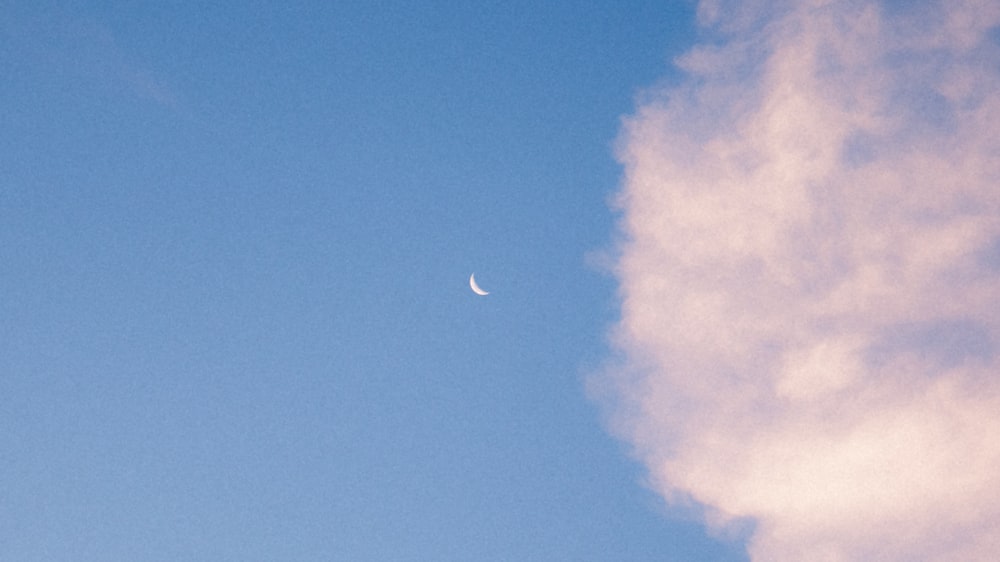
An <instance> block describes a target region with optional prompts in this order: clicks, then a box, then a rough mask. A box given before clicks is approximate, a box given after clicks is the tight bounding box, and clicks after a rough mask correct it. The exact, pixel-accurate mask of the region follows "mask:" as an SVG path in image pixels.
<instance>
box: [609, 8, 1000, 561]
mask: <svg viewBox="0 0 1000 562" xmlns="http://www.w3.org/2000/svg"><path fill="white" fill-rule="evenodd" d="M897 4H898V3H893V6H891V7H890V6H886V5H882V4H879V3H875V2H866V1H845V2H829V1H820V0H815V1H799V2H777V3H775V2H750V3H748V2H729V1H725V0H712V1H709V0H706V1H703V2H702V3H701V4H700V7H699V11H698V14H699V19H700V21H701V22H702V23H703V24H704V25H705V26H706V34H711V35H712V40H711V41H710V42H706V44H704V45H702V46H698V47H696V48H694V49H693V50H691V51H690V52H689V53H687V54H686V55H685V56H683V57H682V58H681V59H679V60H678V61H677V63H678V65H679V66H680V67H681V68H682V69H683V70H684V71H685V72H686V74H687V76H688V77H687V79H686V80H685V82H684V83H682V84H681V85H678V86H665V87H663V88H660V89H656V90H653V91H650V92H648V93H647V95H646V96H645V97H644V99H643V100H642V102H641V103H640V106H639V107H638V109H637V111H636V113H635V114H634V115H633V116H632V117H630V118H629V119H627V120H626V122H625V124H624V127H623V131H622V135H621V139H620V146H619V158H620V161H621V162H622V164H623V165H624V167H625V178H624V180H623V185H622V189H621V191H620V194H619V199H618V204H619V205H620V210H621V213H622V214H621V233H622V241H621V243H620V247H619V254H618V257H617V262H616V265H615V268H616V275H617V277H618V279H619V282H620V291H621V319H620V322H619V323H618V325H617V326H616V328H615V331H614V339H615V343H616V345H617V346H618V348H619V349H620V351H621V355H622V361H621V364H620V365H619V366H618V367H616V368H614V369H611V370H610V371H609V372H608V373H607V374H606V376H605V380H604V382H605V383H607V384H608V385H609V386H610V387H611V388H613V389H614V390H613V393H612V394H613V397H612V398H609V401H610V402H611V403H612V407H611V411H612V420H613V423H614V425H615V428H616V430H617V431H618V432H620V434H621V435H622V436H623V438H625V439H626V440H628V441H629V442H630V443H632V444H633V445H634V450H635V453H636V455H637V456H638V457H639V458H640V459H641V460H642V461H643V462H644V463H645V464H646V465H647V467H648V469H649V474H650V481H651V485H652V486H654V487H655V488H656V489H657V490H658V491H659V492H661V493H662V495H663V496H664V497H665V498H667V499H668V500H670V501H673V502H689V501H694V502H697V503H698V504H700V505H703V506H704V507H705V510H706V514H707V515H706V516H707V518H708V520H709V522H710V523H711V524H713V525H716V526H719V527H725V526H727V525H731V524H733V523H734V522H740V521H744V522H745V521H748V520H749V521H752V523H753V527H752V528H753V531H752V536H751V537H750V539H749V549H750V553H751V555H752V557H753V558H754V560H830V561H835V560H936V561H937V560H956V561H957V560H986V559H989V558H990V557H991V556H994V555H995V553H996V552H1000V470H998V468H997V467H1000V348H998V347H997V344H998V342H1000V308H998V306H1000V305H998V303H1000V45H998V42H997V35H996V33H995V30H996V27H997V25H998V24H1000V4H998V3H996V2H993V1H990V0H981V1H975V0H967V1H943V0H942V1H939V2H921V3H917V4H916V5H911V4H907V5H906V6H899V5H897ZM903 4H906V3H903Z"/></svg>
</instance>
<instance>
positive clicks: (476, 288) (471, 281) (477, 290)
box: [469, 273, 490, 297]
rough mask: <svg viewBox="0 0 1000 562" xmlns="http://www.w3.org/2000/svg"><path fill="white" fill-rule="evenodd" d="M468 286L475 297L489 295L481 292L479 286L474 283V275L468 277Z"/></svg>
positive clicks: (486, 292) (487, 292)
mask: <svg viewBox="0 0 1000 562" xmlns="http://www.w3.org/2000/svg"><path fill="white" fill-rule="evenodd" d="M469 286H470V287H472V292H473V293H476V294H477V295H479V296H481V297H485V296H486V295H488V294H490V292H489V291H484V290H482V288H480V287H479V285H478V284H477V283H476V274H475V273H473V274H472V275H470V276H469Z"/></svg>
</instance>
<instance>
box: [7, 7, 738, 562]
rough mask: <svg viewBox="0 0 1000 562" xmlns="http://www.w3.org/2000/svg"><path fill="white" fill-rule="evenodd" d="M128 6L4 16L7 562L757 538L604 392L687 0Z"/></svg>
mask: <svg viewBox="0 0 1000 562" xmlns="http://www.w3.org/2000/svg"><path fill="white" fill-rule="evenodd" d="M136 6H139V4H131V5H124V4H120V3H119V4H115V3H105V2H89V1H69V2H54V1H45V0H42V1H37V2H36V1H31V2H28V1H24V2H17V1H4V2H0V13H2V14H3V15H2V16H0V61H2V68H3V69H4V71H3V76H4V78H3V79H2V80H0V427H2V428H3V431H2V432H0V558H2V559H4V560H21V561H33V560H81V561H82V560H164V561H168V560H169V561H176V560H658V561H660V560H677V561H682V560H718V561H729V560H743V559H745V555H744V554H743V546H742V543H741V542H740V540H739V538H738V537H735V538H733V539H728V540H720V539H719V538H718V537H716V538H711V537H710V536H709V535H708V534H707V533H706V530H705V529H704V528H703V527H702V526H701V525H700V524H699V523H697V522H696V520H695V519H694V518H693V517H692V514H691V513H688V512H686V511H678V510H677V509H674V508H668V507H665V505H664V502H663V501H662V499H661V498H660V497H659V496H657V495H656V494H655V493H654V491H652V490H651V489H650V488H648V487H647V486H645V485H644V481H645V468H644V467H642V466H641V464H639V463H637V462H635V461H633V460H630V458H629V455H628V446H627V445H625V444H623V443H620V442H618V441H617V440H616V439H615V438H613V437H612V436H610V435H609V433H608V431H606V427H605V426H604V424H603V422H602V418H601V414H600V411H599V408H598V407H597V406H596V405H595V404H594V402H593V401H592V400H591V399H590V398H588V396H587V391H586V389H585V386H586V385H585V379H586V378H587V377H588V376H591V375H592V374H593V373H594V372H596V371H598V370H599V368H600V365H602V363H603V362H604V361H605V357H606V355H607V353H608V348H607V343H606V333H607V330H608V327H609V326H610V325H611V323H612V322H613V321H614V319H615V318H616V317H617V305H616V297H615V291H616V283H615V280H614V279H613V277H612V276H611V275H609V274H607V273H602V272H601V271H600V268H599V267H597V266H595V265H594V264H595V263H597V262H600V261H601V260H600V259H599V258H594V257H593V256H595V255H597V254H599V253H600V252H601V251H604V250H607V248H608V247H609V244H610V241H611V240H612V238H613V231H614V224H615V222H614V221H615V215H614V213H613V212H612V211H611V210H610V209H609V207H608V200H609V198H610V197H611V196H612V194H613V192H614V191H615V190H616V188H617V186H618V184H619V181H620V176H621V166H620V164H618V163H617V162H616V161H615V159H614V155H613V143H614V140H615V138H616V137H617V135H618V134H619V127H620V118H621V116H622V115H624V114H627V113H628V112H630V111H631V110H632V109H633V107H634V105H633V99H634V96H635V94H636V93H637V92H638V91H639V90H640V89H641V88H643V87H645V86H648V85H650V84H653V83H655V82H656V81H657V80H659V79H662V78H663V77H664V76H670V75H671V73H674V72H675V71H674V70H672V69H671V66H670V64H669V61H670V59H671V58H672V57H674V56H676V55H678V54H679V53H681V52H682V51H683V50H684V49H686V48H687V47H688V46H689V45H690V43H691V42H692V41H693V40H694V37H695V27H694V7H693V6H692V5H691V4H690V3H688V2H662V1H648V2H644V1H635V2H624V3H623V2H596V3H594V2H592V3H588V4H587V5H586V6H585V7H583V6H581V5H580V4H578V3H571V2H543V3H537V2H496V3H494V2H488V3H486V2H483V3H462V2H457V3H443V2H392V1H390V2H378V3H375V2H279V3H273V2H230V3H221V4H219V3H216V4H213V5H212V6H208V5H207V4H205V3H188V2H166V3H142V5H141V7H136ZM472 272H475V273H476V276H477V279H478V280H479V282H480V284H481V285H482V286H483V287H484V288H485V289H487V290H489V291H491V292H492V294H491V295H490V296H489V297H485V298H480V297H477V296H476V295H474V294H473V293H472V292H471V291H470V290H469V287H468V277H469V275H470V274H471V273H472Z"/></svg>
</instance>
